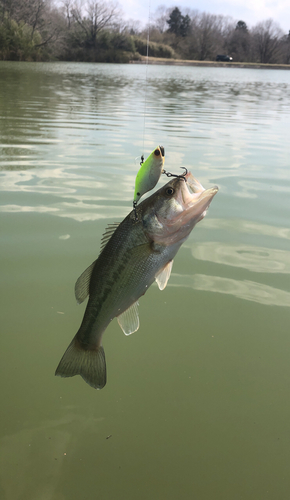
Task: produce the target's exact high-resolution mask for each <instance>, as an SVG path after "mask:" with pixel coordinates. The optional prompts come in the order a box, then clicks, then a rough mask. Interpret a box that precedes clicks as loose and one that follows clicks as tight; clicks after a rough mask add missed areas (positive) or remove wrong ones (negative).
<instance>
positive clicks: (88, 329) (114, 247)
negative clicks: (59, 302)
mask: <svg viewBox="0 0 290 500" xmlns="http://www.w3.org/2000/svg"><path fill="white" fill-rule="evenodd" d="M217 191H218V188H217V187H213V188H210V189H207V190H205V189H204V188H203V187H202V185H201V184H200V183H199V182H198V181H197V180H196V179H195V178H194V177H193V175H192V174H191V173H190V172H188V173H187V174H186V175H184V176H181V177H177V178H173V179H172V180H170V181H169V182H168V183H167V184H166V185H165V186H163V187H162V188H160V189H159V190H158V191H156V192H155V193H154V194H152V195H151V196H150V197H148V198H147V199H145V200H144V201H142V202H141V203H140V204H139V205H137V207H136V211H137V218H136V216H135V215H136V214H135V212H134V210H132V212H130V213H129V215H127V217H126V218H125V219H124V220H123V221H122V222H121V223H120V224H119V225H118V226H116V225H111V226H110V227H109V228H108V230H107V231H106V233H105V235H104V237H103V240H102V246H101V253H100V255H99V257H98V259H97V260H96V261H95V262H93V263H92V264H91V266H90V267H88V268H87V269H86V270H85V271H84V272H83V274H82V275H81V276H80V277H79V279H78V280H77V282H76V285H75V294H76V299H77V302H78V303H81V302H83V301H84V300H85V299H86V297H87V296H89V300H88V304H87V307H86V310H85V314H84V318H83V321H82V323H81V326H80V328H79V330H78V332H77V334H76V335H75V337H74V338H73V340H72V342H71V343H70V345H69V346H68V348H67V350H66V351H65V353H64V355H63V357H62V359H61V361H60V363H59V365H58V367H57V369H56V372H55V373H56V375H60V376H61V377H73V376H74V375H78V374H79V375H81V376H82V377H83V379H84V380H85V381H86V382H87V383H88V384H89V385H91V386H92V387H94V388H96V389H102V388H103V387H104V386H105V384H106V362H105V352H104V349H103V346H102V337H103V333H104V331H105V330H106V328H107V326H108V325H109V323H110V322H111V321H112V320H113V319H114V318H115V317H117V319H118V322H119V325H120V326H121V328H122V330H123V331H124V333H125V334H127V335H129V334H130V333H133V332H135V331H136V330H138V328H139V317H138V303H137V301H138V299H139V298H140V297H141V295H144V293H145V292H146V290H147V289H148V288H149V287H150V285H152V283H153V282H154V281H157V284H158V286H159V288H160V289H161V290H163V289H164V288H165V287H166V284H167V282H168V279H169V277H170V273H171V268H172V263H173V258H174V256H175V255H176V253H177V251H178V249H179V248H180V246H181V245H182V243H183V242H184V241H185V240H186V239H187V237H188V236H189V234H190V232H191V231H192V229H193V228H194V226H195V224H196V223H197V222H199V221H200V220H201V219H203V217H204V216H205V214H206V211H207V209H208V207H209V205H210V203H211V201H212V199H213V197H214V195H215V194H216V193H217Z"/></svg>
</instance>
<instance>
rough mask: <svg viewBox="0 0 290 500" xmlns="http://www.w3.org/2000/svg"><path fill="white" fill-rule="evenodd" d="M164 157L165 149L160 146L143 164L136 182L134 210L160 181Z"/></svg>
mask: <svg viewBox="0 0 290 500" xmlns="http://www.w3.org/2000/svg"><path fill="white" fill-rule="evenodd" d="M164 156H165V152H164V147H163V146H158V147H157V148H156V149H154V151H152V153H151V154H150V155H149V156H148V158H147V160H146V161H144V162H143V163H141V167H140V169H139V172H138V174H137V176H136V181H135V192H134V200H133V207H134V208H135V207H136V205H137V203H138V201H139V200H140V198H141V196H143V194H145V193H147V191H151V189H153V188H154V187H155V186H156V184H157V182H158V181H159V177H160V175H161V174H162V171H163V165H164Z"/></svg>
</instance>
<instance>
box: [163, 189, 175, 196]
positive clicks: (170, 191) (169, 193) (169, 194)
mask: <svg viewBox="0 0 290 500" xmlns="http://www.w3.org/2000/svg"><path fill="white" fill-rule="evenodd" d="M174 193H175V189H173V187H168V188H167V189H166V191H165V194H167V196H172V195H173V194H174Z"/></svg>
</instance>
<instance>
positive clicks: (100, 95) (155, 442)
mask: <svg viewBox="0 0 290 500" xmlns="http://www.w3.org/2000/svg"><path fill="white" fill-rule="evenodd" d="M145 78H146V68H145V67H144V66H141V65H127V66H125V65H124V66H123V65H102V64H67V63H61V64H59V63H53V64H40V63H39V64H30V63H26V64H22V63H3V62H1V63H0V133H1V140H0V142H1V143H0V149H1V157H0V170H1V172H0V210H1V214H0V221H1V232H0V234H1V261H0V262H1V264H0V265H1V337H0V366H1V369H0V370H1V377H0V394H1V427H0V498H1V500H91V499H93V500H95V499H100V500H111V499H124V500H125V499H126V500H135V499H138V500H147V499H150V500H159V499H167V500H175V499H176V498H179V499H186V500H187V499H193V498H194V499H197V500H238V499H243V500H264V499H270V500H286V499H288V498H289V490H290V474H289V464H290V397H289V395H290V362H289V360H290V331H289V320H290V314H289V306H290V282H289V273H290V248H289V240H290V227H289V219H290V202H289V193H290V173H289V165H290V141H289V128H290V72H289V71H271V70H260V71H259V70H249V69H233V68H194V67H162V66H159V67H158V66H149V68H148V73H147V85H145ZM145 100H146V115H145V133H144V109H145V106H144V103H145ZM143 143H144V145H143ZM158 144H162V145H163V146H164V147H165V152H166V163H165V167H166V169H167V170H169V171H173V172H178V171H179V167H181V166H185V167H187V168H189V169H190V170H191V171H192V172H193V174H194V175H195V176H196V177H197V178H198V179H199V180H200V181H201V183H202V184H203V185H204V186H205V187H206V188H208V187H210V186H213V185H215V184H217V185H218V186H219V188H220V191H219V193H218V194H217V195H216V197H215V198H214V200H213V202H212V205H211V207H210V210H209V211H208V214H207V216H206V218H205V219H204V220H203V221H201V222H200V223H199V224H198V226H196V228H195V229H194V230H193V232H192V234H191V236H190V238H189V239H188V240H187V242H186V243H185V244H184V245H183V247H182V248H181V249H180V251H179V253H178V254H177V256H176V258H175V261H174V266H173V274H172V276H171V278H170V281H169V284H168V286H167V288H166V289H165V290H164V291H163V292H160V291H159V289H158V288H157V286H156V285H153V286H152V287H151V288H150V290H149V291H148V292H147V294H146V295H145V296H144V297H142V298H141V299H140V307H139V311H140V324H141V326H140V329H139V331H138V332H136V333H135V334H133V335H131V336H129V337H125V336H124V334H123V333H122V331H121V330H120V328H119V326H118V324H117V321H116V320H114V321H113V322H112V323H111V324H110V326H109V328H108V329H107V331H106V333H105V335H104V339H103V341H104V342H103V343H104V348H105V352H106V359H107V370H108V382H107V385H106V387H105V388H104V389H103V390H101V391H95V390H93V389H92V388H90V387H89V386H88V385H87V384H85V382H84V381H83V380H82V379H81V378H80V377H74V378H71V379H61V378H59V377H55V376H54V370H55V368H56V366H57V364H58V362H59V360H60V358H61V356H62V354H63V352H64V350H65V349H66V347H67V345H68V344H69V342H70V340H71V339H72V337H73V336H74V334H75V333H76V331H77V329H78V327H79V324H80V322H81V319H82V316H83V313H84V308H85V307H84V305H81V306H77V305H76V302H75V298H74V283H75V281H76V279H77V278H78V276H79V275H80V274H81V272H82V271H83V270H84V269H85V268H86V267H87V266H88V265H89V264H90V263H91V262H92V261H93V260H95V258H96V257H97V255H98V251H99V250H98V249H99V245H100V240H101V236H102V233H103V231H104V229H105V227H106V225H107V224H108V223H112V222H115V221H118V220H121V219H122V218H123V217H124V216H125V215H126V214H127V213H128V211H129V210H130V209H131V202H132V195H133V187H134V179H135V175H136V172H137V170H138V166H139V161H140V158H138V157H140V155H141V154H142V153H143V152H144V153H145V156H147V155H148V154H149V153H150V152H151V151H152V150H153V149H154V148H155V147H156V145H158ZM180 172H181V171H180ZM162 182H165V180H163V181H162Z"/></svg>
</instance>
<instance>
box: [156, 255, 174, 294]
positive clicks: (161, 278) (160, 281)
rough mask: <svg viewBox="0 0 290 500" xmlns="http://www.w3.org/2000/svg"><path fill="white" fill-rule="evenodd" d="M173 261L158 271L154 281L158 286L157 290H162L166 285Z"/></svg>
mask: <svg viewBox="0 0 290 500" xmlns="http://www.w3.org/2000/svg"><path fill="white" fill-rule="evenodd" d="M172 264H173V260H170V261H169V262H168V264H166V266H165V267H163V269H162V270H161V271H160V273H159V274H157V276H155V280H156V281H157V285H158V286H159V290H164V288H165V287H166V285H167V282H168V280H169V278H170V274H171V269H172Z"/></svg>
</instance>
